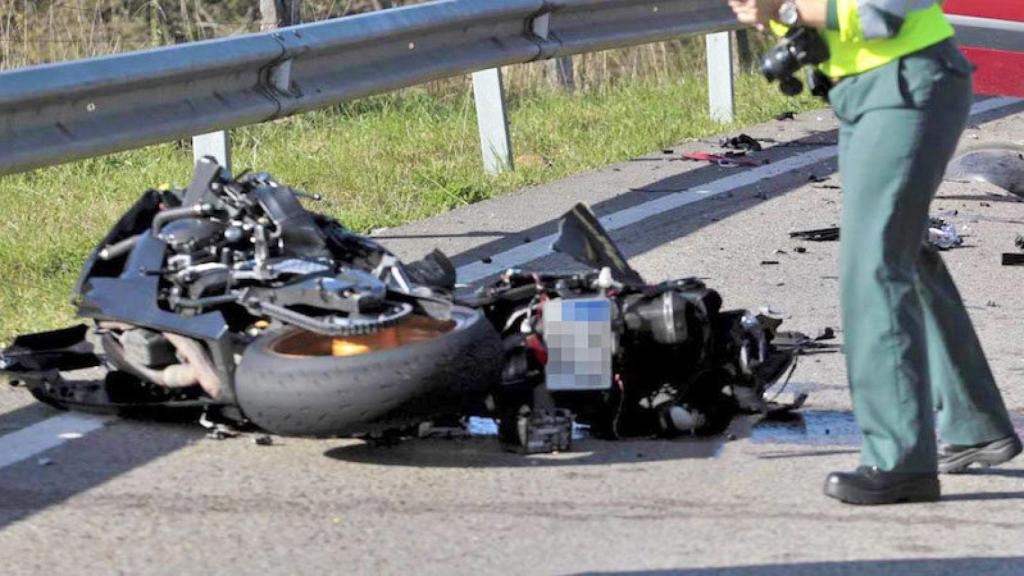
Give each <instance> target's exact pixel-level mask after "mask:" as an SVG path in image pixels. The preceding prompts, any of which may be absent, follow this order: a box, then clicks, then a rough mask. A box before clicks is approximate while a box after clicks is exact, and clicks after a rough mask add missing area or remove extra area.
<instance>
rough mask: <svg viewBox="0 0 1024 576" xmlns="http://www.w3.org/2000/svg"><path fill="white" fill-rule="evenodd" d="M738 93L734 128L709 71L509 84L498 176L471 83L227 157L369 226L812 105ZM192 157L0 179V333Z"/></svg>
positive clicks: (67, 282)
mask: <svg viewBox="0 0 1024 576" xmlns="http://www.w3.org/2000/svg"><path fill="white" fill-rule="evenodd" d="M737 91H738V93H737V102H738V118H737V120H736V123H735V125H734V126H726V125H722V124H718V123H714V122H711V121H710V120H709V119H708V112H707V92H706V86H705V80H704V76H703V73H700V74H698V73H694V74H693V75H690V76H687V77H684V78H677V79H673V80H672V81H668V80H623V81H619V82H615V83H612V84H610V85H608V86H604V87H602V88H600V89H595V90H590V91H585V92H577V93H574V94H560V93H552V92H530V93H526V94H519V95H516V94H513V95H512V97H511V98H510V102H509V106H510V109H509V113H510V119H511V125H512V141H513V147H514V150H515V154H516V155H517V156H529V157H531V158H532V159H533V160H534V161H533V162H530V163H529V165H526V163H524V165H522V166H521V167H520V168H519V169H517V170H516V171H515V172H513V173H508V174H503V175H500V176H497V177H488V176H486V175H484V174H483V172H482V170H481V160H480V149H479V140H478V136H477V127H476V117H475V112H474V106H473V100H472V95H471V94H470V93H469V92H468V91H467V92H465V93H462V94H456V95H454V96H447V97H434V96H431V95H429V94H428V93H427V92H426V91H424V90H419V89H413V90H406V91H403V92H399V93H395V94H391V95H387V96H381V97H375V98H368V99H364V100H361V101H358V102H355V103H352V104H348V105H345V106H340V107H337V108H335V109H331V110H327V111H321V112H315V113H310V114H306V115H302V116H297V117H294V118H290V119H288V120H285V121H280V122H274V123H270V124H264V125H259V126H250V127H246V128H243V129H239V130H236V131H235V132H234V133H233V137H234V142H233V153H234V164H235V169H236V170H241V169H244V168H252V169H256V170H263V171H267V172H270V173H271V174H274V175H275V176H276V177H277V179H278V180H280V181H282V182H285V183H288V184H290V185H293V186H295V187H297V188H300V189H305V190H309V191H315V192H318V193H321V194H323V195H324V196H325V197H326V198H327V200H328V202H327V203H326V204H322V205H319V206H318V209H321V210H325V211H327V212H330V213H332V214H333V215H334V216H336V217H338V218H339V219H340V220H341V221H342V222H344V223H345V224H346V225H347V226H349V227H350V228H353V229H355V230H359V231H366V230H370V229H372V228H376V227H391V226H396V225H399V224H402V223H404V222H408V221H411V220H416V219H421V218H426V217H429V216H432V215H435V214H438V213H441V212H444V211H446V210H449V209H451V208H453V207H456V206H459V205H462V204H469V203H472V202H477V201H480V200H484V199H487V198H492V197H494V196H498V195H500V194H503V193H506V192H510V191H513V190H516V189H519V188H522V187H524V186H529V185H533V184H540V183H543V182H549V181H552V180H556V179H559V178H563V177H565V176H569V175H572V174H578V173H581V172H584V171H587V170H590V169H594V168H598V167H601V166H604V165H607V164H610V163H613V162H618V161H622V160H625V159H628V158H631V157H634V156H637V155H640V154H644V153H647V152H650V151H652V150H656V149H659V148H662V147H666V146H670V145H672V144H674V143H677V142H679V141H680V140H683V139H686V138H692V137H700V136H707V135H709V134H714V133H717V132H725V131H729V130H730V129H732V128H735V126H742V125H748V124H753V123H757V122H762V121H765V120H768V119H770V118H771V117H773V116H775V115H776V114H778V113H779V112H781V111H783V110H791V109H795V110H805V109H809V108H814V107H816V106H819V103H817V102H816V101H814V100H812V99H810V98H809V97H804V98H802V99H798V100H794V99H790V98H785V97H783V96H782V95H780V94H779V93H778V90H777V89H776V87H775V86H769V85H767V84H766V83H765V82H764V81H763V80H762V79H761V78H759V77H756V76H753V75H740V77H739V81H738V87H737ZM540 158H542V159H544V160H545V161H538V159H540ZM191 161H192V156H191V150H189V149H188V148H187V147H186V146H184V145H182V144H181V143H173V144H164V145H159V146H152V147H149V148H145V149H141V150H134V151H131V152H124V153H120V154H113V155H109V156H104V157H99V158H92V159H89V160H83V161H79V162H74V163H70V164H65V165H62V166H56V167H52V168H46V169H41V170H36V171H33V172H29V173H25V174H18V175H13V176H5V177H0V215H2V218H0V280H2V281H0V342H4V341H9V340H10V338H11V337H12V336H13V335H15V334H18V333H22V332H27V331H38V330H43V329H49V328H53V327H57V326H61V325H64V324H67V323H68V322H70V321H72V316H73V313H74V310H73V308H72V306H71V305H70V304H69V302H68V294H69V292H70V290H71V287H72V285H73V283H74V280H75V278H76V276H77V274H78V269H79V267H80V266H81V263H82V261H83V260H84V258H85V257H86V255H87V254H88V253H89V251H90V250H91V249H92V248H93V246H94V245H95V244H96V243H97V242H99V240H100V239H101V238H102V237H103V235H104V234H105V233H106V231H107V230H108V228H109V227H110V226H111V225H112V224H113V223H114V221H115V220H116V219H117V218H118V217H119V216H120V215H121V213H122V212H123V211H124V210H125V209H127V207H128V206H129V205H130V204H131V203H132V202H134V201H135V199H136V198H137V197H138V196H139V195H140V194H141V193H142V191H144V190H146V189H147V188H150V187H156V186H160V185H162V184H178V185H184V184H186V183H187V182H188V180H189V177H190V173H191Z"/></svg>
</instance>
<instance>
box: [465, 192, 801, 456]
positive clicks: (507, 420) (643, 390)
mask: <svg viewBox="0 0 1024 576" xmlns="http://www.w3.org/2000/svg"><path fill="white" fill-rule="evenodd" d="M553 248H554V249H555V251H557V252H561V253H563V254H565V255H567V256H570V257H572V258H573V259H575V260H576V261H577V262H579V263H581V264H584V265H585V266H586V267H588V268H589V270H587V271H585V272H578V273H559V274H551V273H536V272H529V271H524V270H509V271H507V272H505V273H504V274H503V275H502V276H501V277H500V278H499V279H498V280H497V281H495V282H493V283H491V284H489V285H485V286H483V287H481V288H480V289H478V290H477V291H476V292H475V293H473V294H472V296H470V297H467V298H464V299H461V300H460V302H461V303H462V304H464V305H466V306H470V307H473V308H480V309H482V310H484V312H485V314H486V315H487V317H488V318H489V319H490V320H491V321H492V323H494V325H495V327H496V328H497V329H498V330H499V331H500V332H501V335H502V341H503V343H504V349H505V359H504V363H503V370H502V378H501V383H500V385H499V386H498V387H497V388H496V390H495V392H494V394H493V402H492V405H493V406H495V407H496V409H497V411H498V420H499V423H500V425H499V436H500V437H501V439H502V440H503V441H504V442H505V443H506V445H509V446H513V447H519V449H521V450H527V451H530V449H531V448H535V449H536V451H547V450H553V449H565V448H567V447H568V446H567V443H568V438H570V437H571V435H570V433H569V429H568V427H569V425H570V420H571V418H572V417H575V419H576V420H577V421H578V422H580V423H582V424H585V425H588V426H589V427H590V430H591V433H592V434H594V435H596V436H598V437H603V438H619V437H623V436H638V435H661V436H676V435H679V434H683V433H689V434H706V433H715V432H719V431H721V430H723V429H724V428H725V426H726V425H727V424H728V423H729V421H730V420H731V419H732V418H733V417H734V416H735V415H736V414H737V413H740V412H747V413H765V412H769V411H775V410H788V409H794V408H798V407H799V403H802V401H803V398H799V400H798V401H797V403H796V404H790V405H785V406H782V405H778V404H775V403H773V402H769V401H768V400H766V391H767V389H768V388H769V387H770V386H771V385H772V384H774V383H775V382H776V381H777V380H779V379H780V378H781V377H782V376H783V375H784V374H785V373H786V372H787V370H789V369H790V368H791V367H792V366H794V358H795V352H796V349H795V348H794V347H793V346H778V345H776V343H773V339H776V337H777V335H778V332H777V329H778V327H779V324H780V323H781V320H779V319H776V318H773V317H770V316H766V315H763V314H753V313H751V312H748V311H746V310H722V298H721V296H720V295H719V294H718V292H716V291H715V290H712V289H710V288H708V287H707V286H706V285H705V284H704V282H702V281H701V280H699V279H697V278H683V279H677V280H670V281H665V282H661V283H657V284H651V283H648V282H646V281H645V280H644V279H643V278H642V277H641V276H640V274H639V273H638V272H636V271H635V270H634V269H633V268H631V267H630V266H629V264H628V263H627V262H626V259H625V257H624V256H623V255H622V253H621V252H620V251H619V249H618V248H617V247H616V246H615V244H614V242H613V241H612V239H611V238H610V237H609V235H608V234H607V232H606V231H605V230H604V228H603V227H602V226H601V224H600V222H599V220H598V219H597V218H596V217H595V215H594V214H593V213H592V212H591V211H590V209H589V208H587V207H586V206H585V205H583V204H578V205H577V206H576V207H574V208H573V209H572V210H571V211H570V212H568V213H567V214H566V215H565V216H564V217H563V219H562V221H561V224H560V231H559V237H558V239H557V240H556V242H555V244H554V246H553ZM783 336H785V337H786V338H787V341H790V342H791V341H792V333H786V334H784V335H783ZM539 431H547V432H546V433H543V432H539Z"/></svg>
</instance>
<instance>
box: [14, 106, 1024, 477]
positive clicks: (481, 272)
mask: <svg viewBox="0 0 1024 576" xmlns="http://www.w3.org/2000/svg"><path fill="white" fill-rule="evenodd" d="M1020 102H1021V100H1020V99H1018V98H991V99H988V100H985V101H983V102H979V103H977V104H975V105H974V106H973V107H972V108H971V112H972V114H982V113H985V112H991V111H993V110H999V109H1000V108H1005V107H1008V106H1012V105H1014V104H1018V103H1020ZM837 153H838V150H837V148H836V147H835V146H826V147H823V148H819V149H816V150H812V151H810V152H804V153H803V154H798V155H796V156H791V157H789V158H786V159H784V160H781V161H779V162H776V163H774V164H766V165H764V166H760V167H757V168H754V169H751V170H744V171H743V172H739V173H737V174H733V175H731V176H726V177H725V178H720V179H718V180H715V181H714V182H709V183H708V184H706V185H704V186H701V187H698V188H691V189H688V190H680V191H679V192H674V193H672V194H668V195H665V196H662V197H661V198H657V199H655V200H651V201H649V202H644V203H642V204H637V205H636V206H633V207H630V208H627V209H625V210H620V211H619V212H614V213H612V214H608V215H606V216H604V217H603V218H601V224H602V225H604V226H605V227H606V228H607V229H608V230H618V229H620V228H625V227H626V226H630V225H632V224H636V223H637V222H642V221H644V220H646V219H648V218H651V217H653V216H656V215H658V214H661V213H663V212H666V211H668V210H674V209H676V208H679V207H681V206H686V205H687V204H692V203H694V202H697V201H699V200H703V199H705V198H711V197H713V196H717V195H719V194H723V193H725V192H729V191H732V190H735V189H737V188H740V187H743V186H749V185H751V184H754V183H757V182H759V181H761V180H764V179H766V178H772V177H775V176H778V175H781V174H783V173H785V172H787V171H789V170H795V169H798V168H802V167H805V166H809V165H812V164H815V163H818V162H823V161H826V160H830V159H832V158H834V157H835V156H836V154H837ZM554 241H555V235H554V234H551V235H548V236H545V237H543V238H541V239H539V240H537V241H535V242H532V243H530V244H524V245H521V246H517V247H515V248H512V249H511V250H506V251H504V252H501V253H499V254H496V255H494V256H493V257H492V262H491V263H490V264H484V263H482V262H474V263H472V264H467V265H465V266H462V267H460V268H459V269H458V273H459V280H460V281H462V282H473V281H476V280H480V279H482V278H486V277H488V276H491V275H493V274H499V273H501V272H503V271H505V270H507V269H508V268H512V267H515V266H519V265H522V264H525V263H527V262H530V261H531V260H536V259H537V258H541V257H543V256H547V255H548V254H551V243H552V242H554ZM110 420H112V418H111V417H105V416H95V415H91V414H80V413H74V412H71V413H67V414H61V415H59V416H54V417H52V418H49V419H47V420H43V421H41V422H37V423H36V424H33V425H31V426H28V427H26V428H23V429H21V430H18V431H17V432H11V433H9V434H5V435H4V436H0V468H4V467H5V466H10V465H11V464H14V463H16V462H21V461H22V460H26V459H28V458H31V457H33V456H35V455H37V454H39V453H41V452H45V451H46V450H50V449H51V448H56V447H57V446H60V445H61V444H63V443H65V442H68V441H71V440H75V439H79V438H82V437H84V436H85V435H87V434H88V433H90V432H93V431H95V430H99V429H100V428H102V427H103V426H104V425H106V424H107V422H109V421H110Z"/></svg>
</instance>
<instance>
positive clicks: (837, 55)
mask: <svg viewBox="0 0 1024 576" xmlns="http://www.w3.org/2000/svg"><path fill="white" fill-rule="evenodd" d="M827 2H828V25H827V27H826V29H825V30H820V31H819V32H820V33H821V35H822V36H823V37H824V38H825V43H826V44H828V49H829V54H830V57H829V59H828V61H827V62H825V63H824V64H821V65H820V66H819V68H820V69H821V71H822V72H824V73H825V74H826V75H827V76H831V77H832V78H842V77H843V76H850V75H852V74H860V73H861V72H867V71H868V70H871V69H872V68H877V67H879V66H882V65H883V64H887V63H889V62H892V61H893V60H895V59H897V58H899V57H900V56H906V55H907V54H912V53H914V52H917V51H918V50H921V49H923V48H927V47H928V46H931V45H932V44H936V43H938V42H941V41H943V40H945V39H946V38H949V37H951V36H953V26H951V25H950V23H949V21H948V20H946V16H945V14H943V13H942V5H941V2H940V1H938V0H827ZM771 24H772V30H773V31H774V32H775V33H777V34H779V35H780V36H781V35H783V34H785V33H786V28H785V27H784V26H782V25H781V24H779V23H777V22H772V23H771Z"/></svg>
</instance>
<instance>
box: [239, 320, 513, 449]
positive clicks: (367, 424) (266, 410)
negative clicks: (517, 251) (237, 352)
mask: <svg viewBox="0 0 1024 576" xmlns="http://www.w3.org/2000/svg"><path fill="white" fill-rule="evenodd" d="M452 319H453V321H454V322H455V326H454V327H453V328H452V329H451V330H450V331H448V332H444V333H441V334H440V335H438V336H436V337H434V338H433V339H430V340H425V341H420V342H414V343H411V344H405V345H401V346H399V347H397V348H393V349H387V350H376V351H370V352H367V353H361V354H355V355H349V356H331V355H319V356H314V355H311V356H296V355H287V354H281V353H279V352H278V351H277V350H275V345H277V343H279V342H281V341H282V339H284V338H287V337H290V336H293V335H295V334H297V333H299V332H301V331H300V330H299V329H297V328H293V327H286V328H282V329H277V330H271V331H269V332H267V333H265V334H263V335H262V336H260V337H259V338H258V339H257V340H256V341H255V342H253V343H252V344H251V345H250V346H249V347H248V348H247V349H246V351H245V353H244V354H243V355H242V359H241V361H240V362H239V365H238V370H237V372H236V375H235V390H236V394H237V397H238V403H239V405H240V407H241V409H242V411H243V412H244V413H245V415H246V417H247V418H248V419H249V420H251V421H252V422H253V423H255V424H256V425H257V426H259V427H261V428H263V429H265V430H267V431H269V432H273V433H275V434H281V435H285V436H312V437H331V436H351V435H357V434H372V433H380V432H384V431H387V430H392V429H395V428H403V427H408V426H412V425H416V424H418V423H420V422H423V421H425V420H429V419H431V418H434V417H439V416H443V415H450V414H453V413H458V412H459V411H460V410H461V409H462V408H463V407H464V406H466V405H467V404H469V403H471V402H478V401H479V400H480V399H481V398H483V397H484V396H485V395H486V394H487V392H488V390H489V389H490V387H491V386H493V385H494V384H495V383H496V382H497V381H498V379H499V375H500V370H501V360H502V348H501V341H500V339H499V337H498V334H497V332H496V331H495V330H494V328H493V327H492V326H491V324H490V323H489V322H488V321H487V319H486V318H485V317H484V316H483V314H481V313H480V312H479V311H477V310H473V309H470V308H464V307H455V308H454V309H453V311H452Z"/></svg>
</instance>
